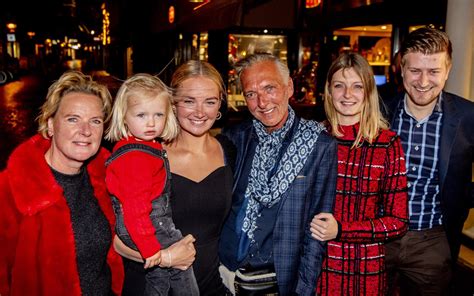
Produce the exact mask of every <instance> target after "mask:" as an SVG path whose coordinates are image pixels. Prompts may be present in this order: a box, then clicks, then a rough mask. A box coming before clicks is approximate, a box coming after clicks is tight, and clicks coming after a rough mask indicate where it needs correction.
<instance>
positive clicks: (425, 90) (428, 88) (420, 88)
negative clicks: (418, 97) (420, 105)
mask: <svg viewBox="0 0 474 296" xmlns="http://www.w3.org/2000/svg"><path fill="white" fill-rule="evenodd" d="M432 88H433V87H431V86H429V87H416V86H415V89H416V91H418V92H428V91H430V90H431V89H432Z"/></svg>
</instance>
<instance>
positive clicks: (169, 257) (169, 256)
mask: <svg viewBox="0 0 474 296" xmlns="http://www.w3.org/2000/svg"><path fill="white" fill-rule="evenodd" d="M168 268H171V252H170V250H168Z"/></svg>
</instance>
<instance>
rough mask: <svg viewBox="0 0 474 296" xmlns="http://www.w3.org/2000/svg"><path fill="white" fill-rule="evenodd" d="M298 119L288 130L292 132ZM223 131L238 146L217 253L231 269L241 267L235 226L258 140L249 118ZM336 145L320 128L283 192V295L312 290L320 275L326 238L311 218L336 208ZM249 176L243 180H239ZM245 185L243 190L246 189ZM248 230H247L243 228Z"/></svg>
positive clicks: (277, 241) (278, 252)
mask: <svg viewBox="0 0 474 296" xmlns="http://www.w3.org/2000/svg"><path fill="white" fill-rule="evenodd" d="M299 122H300V119H298V118H295V122H294V124H293V126H292V127H291V129H290V131H289V132H288V134H289V135H291V134H292V133H293V132H294V131H295V129H296V128H297V127H298V124H299ZM224 134H225V135H226V136H227V137H228V138H229V139H230V140H231V141H232V142H233V143H234V145H235V146H236V148H237V159H236V164H235V170H234V178H235V179H234V182H235V183H234V196H233V201H232V208H231V211H230V214H229V217H228V218H227V221H226V223H225V225H224V227H223V230H222V234H221V240H220V247H219V254H220V259H221V262H222V263H223V264H224V265H225V266H226V267H227V268H229V269H230V270H236V269H237V268H239V267H240V266H239V262H237V259H236V258H237V248H238V244H239V238H240V235H242V230H241V229H236V227H235V225H236V216H237V214H238V213H239V210H240V208H241V206H242V203H243V200H244V196H243V194H241V195H240V196H238V195H237V194H235V192H236V191H237V192H245V188H239V190H236V189H237V188H236V186H239V185H238V184H239V183H240V184H242V185H240V186H246V185H247V181H246V180H247V179H248V176H249V174H250V168H251V163H252V160H253V155H254V153H255V149H256V146H257V143H258V139H257V135H256V134H255V131H254V129H253V125H252V122H251V121H246V122H244V123H242V124H240V125H238V126H236V127H233V128H230V129H227V130H225V131H224ZM336 175H337V145H336V142H335V140H334V139H333V138H332V137H330V136H329V135H327V134H326V133H325V132H322V133H320V134H319V137H318V140H317V141H316V144H315V147H314V149H313V151H312V153H311V154H310V156H309V158H308V159H307V161H306V163H305V165H304V167H303V168H302V170H301V172H300V173H299V174H298V176H297V177H296V178H295V180H294V181H293V182H292V184H291V185H290V188H289V189H288V191H287V192H286V193H285V194H284V195H283V196H282V198H281V200H280V203H279V210H278V214H277V216H276V221H275V227H274V230H273V256H274V257H273V258H274V265H275V271H276V274H277V282H278V287H279V292H280V295H283V296H284V295H294V294H295V293H296V294H298V295H314V293H315V287H316V280H317V278H318V276H319V273H320V271H321V264H322V261H323V255H324V253H325V252H326V245H325V243H322V242H319V241H317V240H315V239H313V238H312V237H311V233H310V222H311V219H312V218H313V216H314V215H315V214H317V213H320V212H332V210H333V203H334V196H335V192H336ZM241 178H245V179H244V180H245V182H239V181H241ZM242 189H243V190H242ZM244 235H245V234H244Z"/></svg>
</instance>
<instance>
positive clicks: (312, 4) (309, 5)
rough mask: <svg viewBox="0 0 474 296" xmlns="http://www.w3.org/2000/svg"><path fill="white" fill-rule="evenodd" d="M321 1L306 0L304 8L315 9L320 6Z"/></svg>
mask: <svg viewBox="0 0 474 296" xmlns="http://www.w3.org/2000/svg"><path fill="white" fill-rule="evenodd" d="M321 2H322V0H306V8H315V7H316V6H318V5H319V4H321Z"/></svg>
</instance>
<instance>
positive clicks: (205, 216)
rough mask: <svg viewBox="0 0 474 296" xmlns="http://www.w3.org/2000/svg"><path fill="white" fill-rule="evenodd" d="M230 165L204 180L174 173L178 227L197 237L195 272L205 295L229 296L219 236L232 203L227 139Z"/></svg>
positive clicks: (174, 207) (224, 146) (173, 186)
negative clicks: (220, 253) (219, 248)
mask: <svg viewBox="0 0 474 296" xmlns="http://www.w3.org/2000/svg"><path fill="white" fill-rule="evenodd" d="M218 140H219V142H220V143H221V145H222V146H223V149H224V151H225V153H226V165H225V166H223V167H220V168H217V169H216V170H215V171H213V172H212V173H210V174H209V175H208V176H206V177H205V178H204V179H203V180H202V181H200V182H194V181H192V180H189V179H188V178H185V177H183V176H180V175H176V174H172V178H171V208H172V212H173V220H174V223H175V225H176V228H178V229H179V230H181V232H182V233H183V236H185V235H187V234H192V235H193V236H194V237H195V238H196V242H195V248H196V260H195V261H194V264H193V269H194V274H195V276H196V280H197V283H198V286H199V290H200V293H201V295H225V288H224V286H223V284H222V279H221V277H220V275H219V271H218V267H219V256H218V245H219V237H220V233H221V230H222V225H223V224H224V221H225V218H226V217H227V213H228V212H229V210H230V206H231V202H232V179H233V178H232V169H231V166H230V165H231V163H232V161H233V160H232V156H230V155H229V151H232V149H228V147H226V144H227V143H226V142H225V140H224V141H223V140H222V139H221V138H218Z"/></svg>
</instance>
